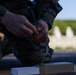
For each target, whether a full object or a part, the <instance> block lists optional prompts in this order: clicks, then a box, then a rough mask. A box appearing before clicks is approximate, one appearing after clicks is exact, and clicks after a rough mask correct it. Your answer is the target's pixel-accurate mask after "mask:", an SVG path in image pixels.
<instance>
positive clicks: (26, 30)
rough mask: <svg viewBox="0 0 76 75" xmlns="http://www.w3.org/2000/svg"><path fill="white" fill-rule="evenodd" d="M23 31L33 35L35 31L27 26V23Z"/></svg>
mask: <svg viewBox="0 0 76 75" xmlns="http://www.w3.org/2000/svg"><path fill="white" fill-rule="evenodd" d="M21 32H23V33H25V34H27V35H33V31H32V30H31V29H29V28H27V27H26V26H25V25H24V26H23V28H22V29H21Z"/></svg>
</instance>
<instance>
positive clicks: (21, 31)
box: [1, 11, 38, 36]
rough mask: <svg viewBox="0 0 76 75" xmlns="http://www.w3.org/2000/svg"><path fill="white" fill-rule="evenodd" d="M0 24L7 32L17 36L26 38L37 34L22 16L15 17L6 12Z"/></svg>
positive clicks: (34, 28)
mask: <svg viewBox="0 0 76 75" xmlns="http://www.w3.org/2000/svg"><path fill="white" fill-rule="evenodd" d="M1 23H2V24H3V25H4V26H5V27H6V29H7V30H8V31H9V32H11V33H13V34H14V35H17V36H28V35H32V34H33V33H34V34H38V31H37V29H36V27H35V26H33V25H32V24H31V23H30V22H29V21H28V20H27V18H26V17H25V16H23V15H17V14H14V13H11V12H9V11H7V12H6V13H5V15H4V16H3V18H2V21H1Z"/></svg>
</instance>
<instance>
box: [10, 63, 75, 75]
mask: <svg viewBox="0 0 76 75" xmlns="http://www.w3.org/2000/svg"><path fill="white" fill-rule="evenodd" d="M73 71H74V65H73V63H70V62H56V63H47V64H42V65H41V66H33V67H18V68H12V69H11V74H12V75H47V74H56V73H67V72H73Z"/></svg>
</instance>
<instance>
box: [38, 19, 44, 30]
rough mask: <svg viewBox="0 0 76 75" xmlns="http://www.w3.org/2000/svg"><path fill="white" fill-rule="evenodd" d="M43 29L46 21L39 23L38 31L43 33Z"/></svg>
mask: <svg viewBox="0 0 76 75" xmlns="http://www.w3.org/2000/svg"><path fill="white" fill-rule="evenodd" d="M43 28H44V21H42V20H40V21H39V22H38V26H37V29H38V31H41V30H42V29H43Z"/></svg>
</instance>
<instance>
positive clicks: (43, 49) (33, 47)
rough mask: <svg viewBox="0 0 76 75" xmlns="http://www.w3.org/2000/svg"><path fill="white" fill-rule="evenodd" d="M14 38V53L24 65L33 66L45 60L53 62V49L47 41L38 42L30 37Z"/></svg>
mask: <svg viewBox="0 0 76 75" xmlns="http://www.w3.org/2000/svg"><path fill="white" fill-rule="evenodd" d="M14 39H15V41H14V40H13V39H12V42H13V45H14V49H13V52H14V55H15V56H16V57H17V58H18V59H19V60H20V61H21V63H22V64H23V65H26V66H29V65H30V66H32V65H36V64H40V63H43V62H51V56H52V53H53V50H52V49H50V48H49V47H48V42H49V40H48V38H47V41H46V42H43V43H37V42H35V41H34V40H33V39H31V38H30V37H19V38H17V39H16V38H14Z"/></svg>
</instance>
